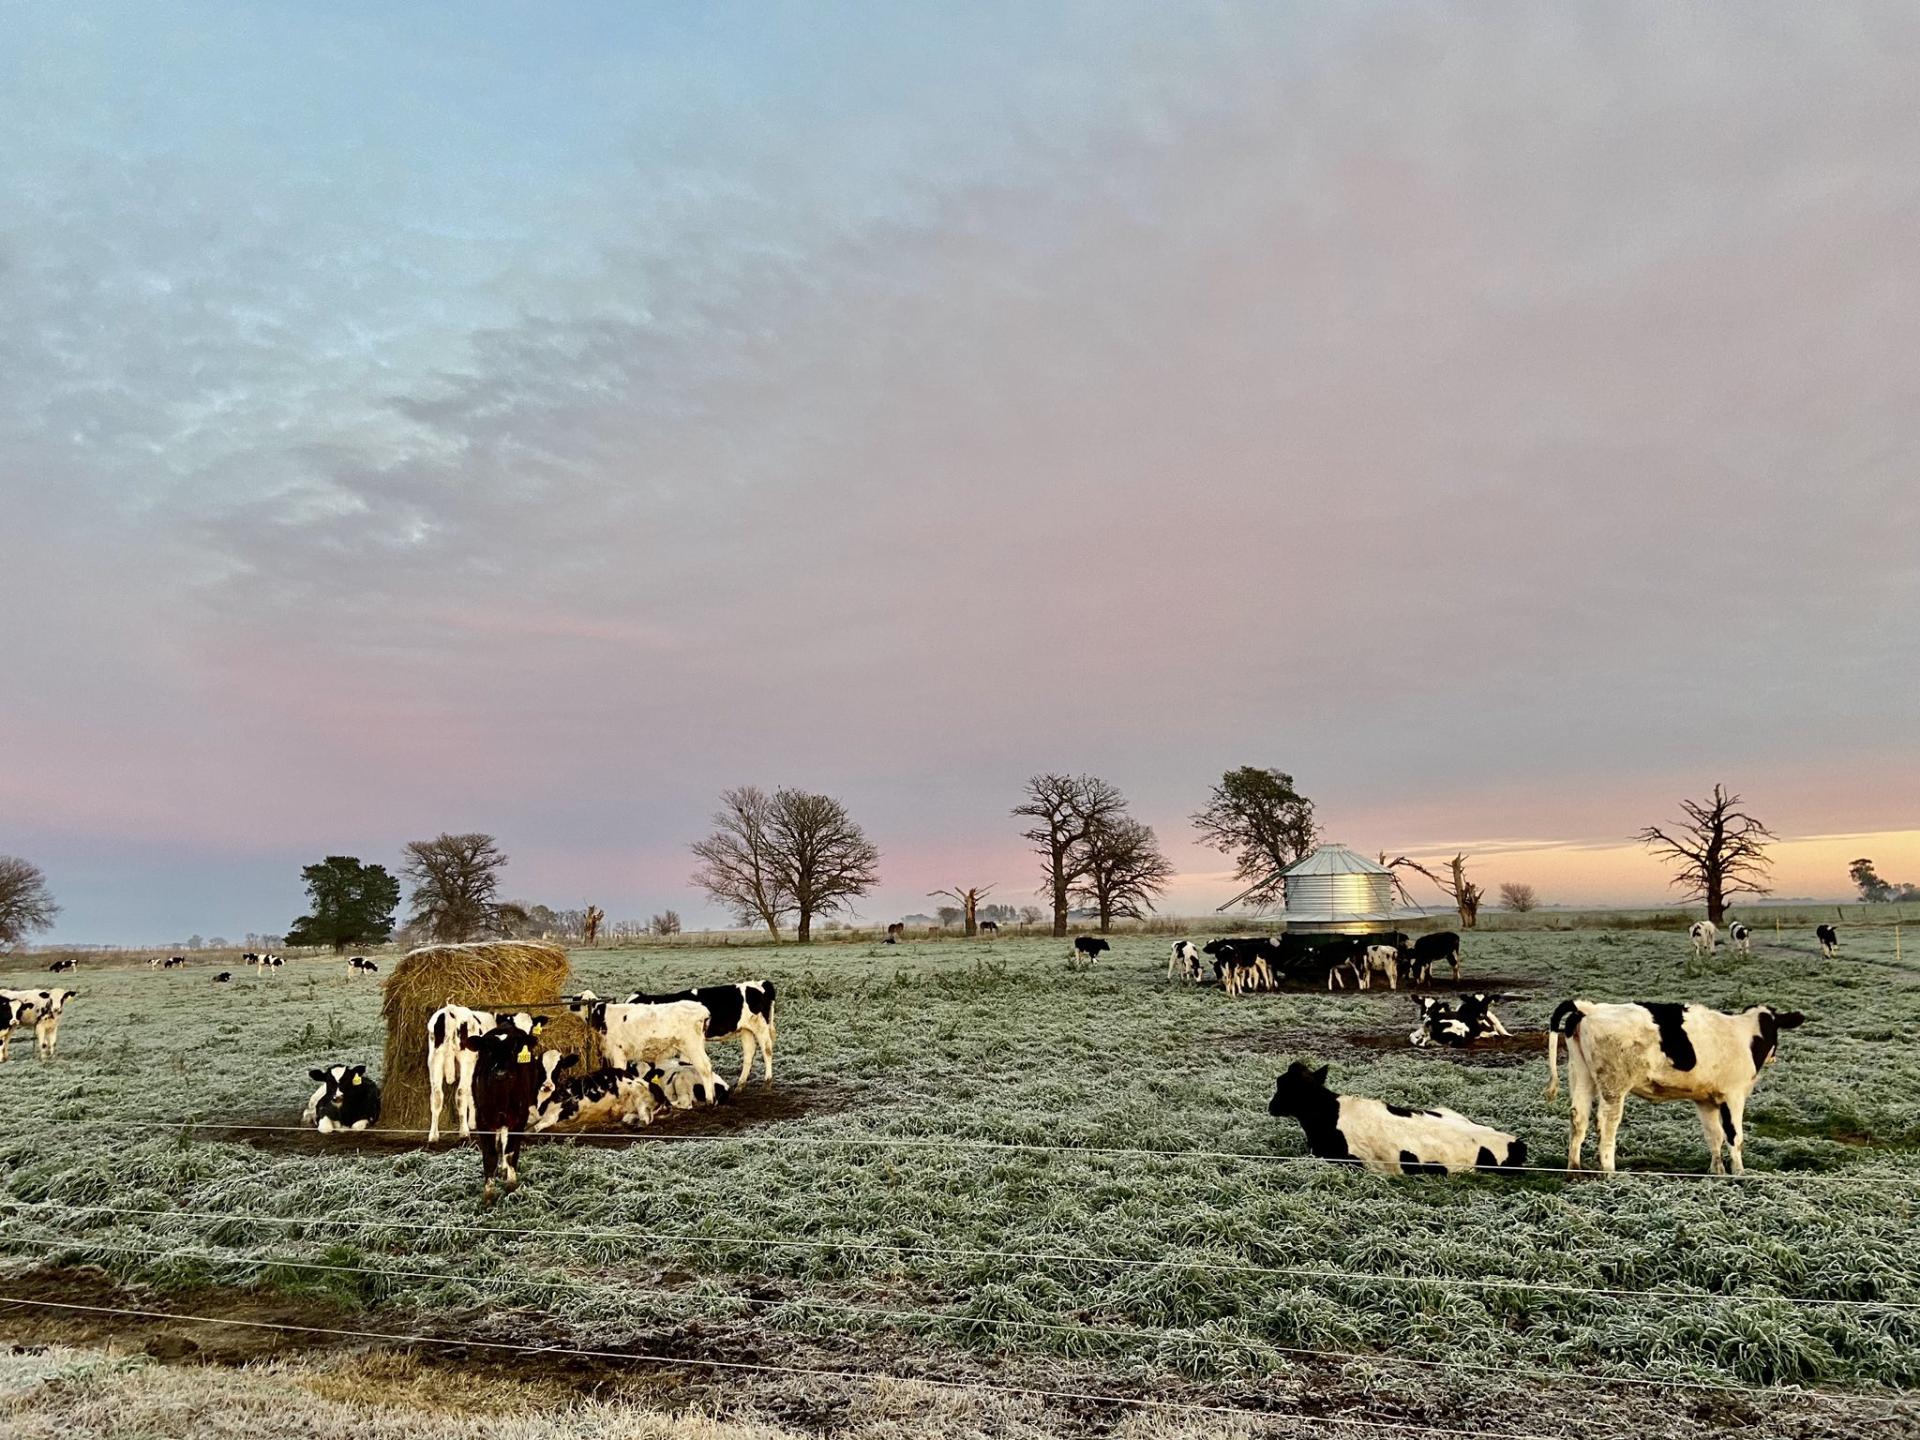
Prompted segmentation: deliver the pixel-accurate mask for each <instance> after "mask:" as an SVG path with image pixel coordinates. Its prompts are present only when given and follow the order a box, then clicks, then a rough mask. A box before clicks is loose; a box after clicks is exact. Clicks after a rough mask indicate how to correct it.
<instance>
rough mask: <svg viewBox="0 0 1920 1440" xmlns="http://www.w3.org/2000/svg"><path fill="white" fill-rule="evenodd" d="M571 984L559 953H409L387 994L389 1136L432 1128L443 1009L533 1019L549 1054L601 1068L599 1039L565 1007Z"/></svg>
mask: <svg viewBox="0 0 1920 1440" xmlns="http://www.w3.org/2000/svg"><path fill="white" fill-rule="evenodd" d="M571 977H572V970H571V968H570V967H569V966H568V964H567V952H566V951H564V950H562V949H561V948H560V947H559V946H558V945H543V944H538V943H535V942H533V941H523V940H486V941H480V942H478V943H475V944H471V945H425V946H422V947H421V948H420V949H418V950H412V951H409V952H408V953H407V954H406V955H405V956H404V957H403V958H402V959H401V961H400V963H399V964H398V965H395V966H394V967H393V973H392V974H390V975H388V976H387V978H386V982H385V984H384V986H383V987H382V988H383V989H384V991H385V995H386V998H385V1001H384V1003H383V1004H382V1006H381V1013H382V1015H383V1016H384V1017H385V1019H386V1022H387V1059H386V1067H385V1071H384V1073H383V1074H382V1075H381V1077H380V1102H381V1104H380V1125H381V1128H382V1129H391V1130H422V1131H424V1130H425V1129H426V1128H427V1021H428V1020H429V1019H431V1018H432V1016H433V1012H434V1011H436V1010H438V1009H439V1008H440V1007H441V1006H442V1005H446V1004H449V1003H452V1004H455V1005H467V1006H471V1007H472V1008H474V1009H476V1010H493V1011H496V1012H501V1013H511V1012H512V1011H515V1010H528V1011H531V1012H532V1013H533V1014H535V1015H537V1016H540V1017H542V1018H543V1019H545V1020H546V1022H547V1024H546V1028H545V1029H544V1030H542V1031H541V1034H540V1045H541V1048H543V1049H559V1050H570V1051H572V1052H574V1053H575V1054H577V1055H579V1057H580V1066H581V1069H583V1070H590V1069H593V1068H594V1067H596V1066H598V1065H600V1064H601V1063H602V1061H601V1058H600V1046H599V1044H598V1041H599V1036H597V1035H596V1034H594V1032H592V1031H591V1030H589V1029H588V1028H587V1026H586V1024H585V1022H583V1021H582V1020H581V1019H580V1017H579V1016H577V1015H572V1014H569V1013H568V1011H567V1010H566V1008H565V1007H564V1006H563V1005H562V1004H561V1003H560V996H561V995H562V994H563V993H565V991H566V988H567V981H568V980H569V979H570V978H571ZM445 1121H446V1112H445V1111H444V1110H443V1111H442V1112H441V1122H442V1124H444V1123H445Z"/></svg>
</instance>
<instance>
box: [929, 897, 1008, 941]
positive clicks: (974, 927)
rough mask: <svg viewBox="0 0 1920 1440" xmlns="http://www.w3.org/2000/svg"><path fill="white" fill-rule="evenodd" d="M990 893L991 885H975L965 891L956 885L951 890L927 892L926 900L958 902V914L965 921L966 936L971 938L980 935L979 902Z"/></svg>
mask: <svg viewBox="0 0 1920 1440" xmlns="http://www.w3.org/2000/svg"><path fill="white" fill-rule="evenodd" d="M992 893H993V886H991V885H976V886H974V887H972V888H971V889H967V890H962V889H961V888H960V887H959V886H958V885H956V886H954V887H953V888H952V889H951V890H929V891H928V892H927V898H928V899H929V900H955V901H958V902H959V905H960V913H961V915H962V916H963V917H964V918H965V920H966V926H967V934H968V935H970V936H972V935H978V934H979V933H980V919H979V917H980V902H981V901H982V900H984V899H986V898H987V896H989V895H991V894H992Z"/></svg>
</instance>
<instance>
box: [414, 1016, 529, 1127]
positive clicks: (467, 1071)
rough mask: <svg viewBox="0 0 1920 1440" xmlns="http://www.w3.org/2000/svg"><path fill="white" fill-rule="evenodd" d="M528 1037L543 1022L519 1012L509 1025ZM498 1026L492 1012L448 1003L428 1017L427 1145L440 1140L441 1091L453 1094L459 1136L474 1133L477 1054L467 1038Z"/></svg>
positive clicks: (497, 1019) (497, 1018)
mask: <svg viewBox="0 0 1920 1440" xmlns="http://www.w3.org/2000/svg"><path fill="white" fill-rule="evenodd" d="M522 1021H524V1022H525V1030H526V1033H527V1034H528V1035H538V1034H539V1033H540V1032H541V1030H543V1029H545V1028H546V1023H547V1022H546V1021H545V1020H536V1019H535V1018H534V1017H533V1016H531V1015H529V1014H527V1012H526V1011H524V1010H522V1011H521V1012H519V1014H517V1015H514V1016H511V1017H509V1023H510V1024H512V1025H514V1027H515V1028H516V1029H517V1028H521V1025H520V1022H522ZM499 1023H500V1017H499V1016H498V1015H495V1014H494V1013H493V1011H491V1010H471V1009H469V1008H468V1007H466V1006H465V1005H455V1004H452V1003H451V1002H449V1003H448V1004H446V1005H442V1006H441V1007H440V1008H439V1009H438V1010H436V1011H434V1012H433V1014H432V1015H430V1016H429V1017H428V1018H427V1103H428V1106H429V1110H428V1121H427V1143H428V1144H429V1145H431V1144H433V1143H434V1142H436V1141H437V1140H439V1138H440V1106H441V1101H442V1094H443V1091H444V1090H446V1089H451V1090H452V1091H453V1113H454V1118H455V1119H456V1120H458V1121H459V1124H460V1136H461V1138H462V1139H465V1138H466V1137H467V1136H468V1135H471V1134H472V1133H473V1067H474V1066H475V1065H476V1064H477V1063H479V1055H478V1053H477V1052H476V1051H473V1050H470V1049H468V1048H467V1045H466V1042H467V1039H468V1037H470V1036H477V1035H484V1034H486V1033H487V1031H489V1030H491V1029H493V1028H494V1027H495V1026H496V1025H498V1024H499Z"/></svg>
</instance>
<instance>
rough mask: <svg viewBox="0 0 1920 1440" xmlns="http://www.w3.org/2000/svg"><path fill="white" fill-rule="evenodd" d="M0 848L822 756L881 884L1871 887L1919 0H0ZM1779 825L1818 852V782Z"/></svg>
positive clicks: (179, 837) (606, 794)
mask: <svg viewBox="0 0 1920 1440" xmlns="http://www.w3.org/2000/svg"><path fill="white" fill-rule="evenodd" d="M0 35H4V36H5V39H4V40H0V135H3V136H5V137H6V143H4V144H0V195H4V196H5V197H6V203H5V205H4V206H0V316H4V317H5V318H4V323H0V616H4V631H3V632H0V633H4V637H5V638H4V645H3V646H0V666H3V668H0V676H4V680H3V681H0V853H15V854H20V855H24V856H26V857H28V858H30V859H32V860H34V861H35V862H36V863H38V864H40V865H41V866H42V868H43V869H44V870H45V871H46V872H47V875H48V877H49V880H50V882H51V883H52V885H53V888H54V890H55V892H56V894H57V896H58V898H59V899H60V901H61V903H62V904H63V906H64V907H65V911H64V913H63V914H62V916H61V917H60V921H59V925H58V928H57V930H56V931H55V932H54V933H53V937H52V938H54V939H59V940H66V941H72V942H81V941H95V942H113V943H129V944H138V943H148V942H151V943H158V942H162V941H165V940H168V939H170V938H178V937H181V936H184V935H186V934H188V933H191V932H199V933H203V934H208V935H212V934H225V935H238V934H241V933H244V932H246V931H250V930H252V931H269V932H270V931H277V930H279V929H282V928H284V927H285V925H286V923H287V922H288V921H289V920H291V918H292V917H293V916H294V915H295V914H298V913H299V912H300V909H301V908H302V904H301V901H302V894H301V890H300V885H299V875H298V871H299V867H300V866H301V865H302V864H304V863H307V862H309V861H311V860H313V859H316V858H318V857H319V856H321V855H324V854H330V853H346V854H353V855H358V856H360V857H362V858H365V859H369V860H381V861H384V862H386V863H388V864H393V863H395V862H396V861H397V858H398V854H399V851H400V847H401V846H402V845H403V844H404V843H405V842H406V841H408V840H411V839H417V838H423V837H427V836H431V835H433V834H436V833H439V832H441V831H443V830H452V831H463V830H486V831H490V832H492V833H494V834H495V835H497V836H498V837H499V838H500V841H501V844H502V846H503V848H504V849H505V850H506V851H507V852H508V854H509V855H510V856H511V857H512V863H511V865H510V866H509V869H508V871H507V875H506V880H505V888H506V889H507V891H509V892H510V893H512V894H513V895H516V896H524V897H526V898H528V899H532V900H539V901H543V902H545V903H549V904H553V905H556V906H562V905H577V904H580V903H582V902H584V901H586V900H589V899H590V900H593V901H594V902H596V903H598V904H600V905H602V906H603V907H605V908H606V909H607V910H608V911H609V912H610V913H611V914H613V915H614V916H616V917H622V916H644V915H646V914H648V913H651V912H652V911H654V910H658V909H662V908H665V907H666V906H669V905H671V906H674V907H675V908H678V909H679V910H680V911H681V912H682V913H683V914H684V915H686V916H688V917H689V919H698V918H717V912H715V911H713V910H712V909H711V907H709V906H707V905H706V904H705V902H704V901H702V900H701V898H700V897H699V896H698V895H697V894H696V893H695V892H694V891H693V890H692V889H691V887H690V886H689V884H688V875H689V873H690V871H691V869H692V862H691V859H690V857H689V855H688V853H687V845H688V843H689V842H690V841H691V840H693V839H695V838H696V837H697V836H698V835H700V834H701V833H702V832H703V829H704V827H705V824H706V820H707V817H708V815H709V813H710V812H711V810H712V808H713V806H714V802H715V798H716V796H717V794H718V792H719V791H720V790H721V789H722V788H723V787H726V786H729V785H736V784H743V783H757V784H761V785H763V786H767V787H773V786H778V785H796V786H803V787H806V788H809V789H817V790H824V791H827V792H829V793H831V794H834V795H836V796H838V797H840V798H841V799H842V800H844V801H845V802H846V803H847V805H848V806H849V807H850V809H851V810H852V812H853V813H854V815H855V816H856V817H857V818H858V819H860V820H861V821H862V822H863V823H864V824H865V825H866V826H867V828H868V830H869V832H870V833H871V834H872V836H873V838H874V839H875V840H876V842H877V843H878V844H879V845H880V847H881V849H882V852H883V863H882V867H881V869H882V885H881V888H880V889H879V891H877V892H876V893H875V894H874V895H872V896H870V897H868V900H867V901H866V902H865V903H864V905H863V907H862V912H861V913H862V915H863V917H864V918H866V919H868V920H886V919H891V918H893V917H894V916H896V915H898V914H901V913H906V912H909V911H914V910H923V909H928V908H930V902H928V901H927V900H926V892H927V891H929V890H931V889H934V888H936V887H944V886H948V885H953V884H968V885H970V884H987V883H993V884H995V885H996V886H997V889H996V894H995V898H1001V899H1009V900H1012V901H1013V902H1014V903H1024V902H1025V901H1027V900H1028V899H1030V898H1032V897H1031V891H1032V888H1033V887H1034V886H1035V885H1036V884H1037V883H1038V876H1037V874H1036V867H1035V864H1034V862H1033V861H1032V860H1031V859H1030V858H1029V857H1027V856H1026V855H1025V854H1024V853H1023V848H1022V844H1021V842H1020V840H1019V838H1018V831H1019V828H1020V827H1019V824H1018V822H1016V821H1014V820H1013V819H1011V817H1010V816H1009V815H1008V811H1009V809H1010V807H1011V806H1012V805H1013V804H1014V803H1016V801H1017V800H1018V797H1019V791H1020V789H1021V786H1022V784H1023V782H1024V781H1025V779H1026V777H1028V776H1029V775H1031V774H1033V773H1035V772H1037V771H1046V770H1069V771H1088V772H1092V773H1095V774H1099V775H1101V776H1104V777H1105V778H1107V779H1109V780H1110V781H1112V782H1113V783H1115V784H1116V785H1118V786H1119V787H1120V788H1121V789H1122V790H1123V791H1124V792H1125V793H1126V794H1127V796H1128V797H1129V798H1130V799H1131V800H1132V802H1133V805H1134V809H1135V812H1136V813H1137V814H1139V815H1140V816H1141V818H1143V819H1145V820H1146V821H1148V823H1150V824H1152V825H1153V826H1154V827H1155V828H1156V830H1157V831H1158V833H1159V834H1160V836H1161V838H1162V840H1163V841H1164V842H1165V844H1166V846H1167V848H1168V850H1169V852H1170V853H1171V854H1172V856H1173V858H1174V859H1175V861H1176V863H1177V864H1178V865H1179V867H1180V869H1181V871H1182V876H1181V879H1180V880H1179V881H1178V882H1177V884H1176V885H1175V887H1174V889H1173V891H1172V892H1171V894H1170V895H1169V897H1168V905H1169V907H1170V908H1173V909H1176V910H1181V911H1185V912H1187V913H1193V912H1196V911H1199V910H1202V909H1207V908H1211V906H1212V905H1215V904H1218V903H1219V902H1220V901H1222V900H1225V899H1226V898H1227V897H1228V896H1229V895H1230V894H1231V893H1232V892H1233V886H1232V884H1231V879H1230V876H1229V875H1228V874H1227V873H1226V872H1227V871H1228V868H1229V863H1228V862H1227V861H1226V859H1225V858H1224V857H1221V856H1219V855H1218V854H1216V853H1215V852H1212V851H1208V850H1205V849H1202V848H1199V847H1198V846H1196V845H1195V844H1194V843H1193V836H1192V831H1191V827H1190V825H1189V823H1188V820H1187V817H1188V816H1189V815H1190V814H1191V813H1192V812H1193V811H1194V810H1197V809H1198V808H1199V807H1200V805H1201V804H1202V803H1204V801H1205V798H1206V793H1207V788H1208V786H1209V784H1210V783H1212V782H1214V781H1216V780H1217V779H1218V777H1219V776H1220V774H1221V773H1222V772H1223V771H1224V770H1227V769H1229V768H1231V767H1234V766H1238V765H1242V764H1254V765H1272V766H1276V767H1279V768H1282V769H1284V770H1286V771H1288V772H1289V773H1291V774H1292V775H1293V776H1294V777H1295V779H1296V781H1297V782H1298V784H1299V787H1300V788H1301V790H1302V791H1304V792H1305V793H1306V794H1308V795H1310V796H1311V797H1312V798H1313V799H1314V800H1315V801H1316V803H1317V805H1318V808H1319V813H1320V816H1321V818H1322V820H1323V822H1324V824H1325V826H1326V830H1327V833H1328V835H1329V836H1330V837H1331V838H1334V839H1338V840H1342V841H1345V842H1347V843H1350V844H1353V845H1355V846H1357V847H1358V848H1361V849H1363V850H1366V851H1369V852H1372V851H1376V850H1388V851H1394V852H1411V853H1419V854H1435V853H1440V852H1442V851H1450V850H1451V849H1452V848H1453V847H1455V846H1457V845H1465V846H1467V847H1468V848H1469V849H1471V850H1472V851H1473V852H1474V853H1475V854H1476V855H1479V856H1482V857H1484V860H1483V866H1484V868H1483V869H1480V870H1478V871H1477V873H1480V874H1481V875H1482V877H1483V878H1484V879H1485V880H1486V881H1488V882H1490V883H1496V882H1498V881H1501V880H1526V881H1530V882H1533V883H1536V884H1537V885H1538V886H1539V888H1540V889H1541V891H1542V894H1543V898H1546V899H1548V900H1559V901H1566V902H1570V903H1600V902H1605V901H1615V902H1621V903H1638V902H1644V901H1650V900H1657V899H1659V898H1660V897H1661V896H1662V895H1663V894H1664V893H1665V889H1664V886H1665V876H1664V874H1663V873H1662V872H1661V871H1660V870H1659V869H1658V867H1657V866H1655V865H1654V864H1653V863H1652V862H1651V861H1650V860H1648V859H1647V858H1646V857H1645V856H1643V855H1642V854H1641V853H1640V852H1639V851H1637V850H1636V849H1634V848H1633V847H1632V846H1630V845H1628V844H1626V841H1627V838H1628V837H1629V836H1630V835H1631V834H1632V833H1633V832H1634V831H1635V830H1636V829H1638V828H1639V827H1640V826H1642V825H1645V824H1647V823H1650V822H1655V821H1661V820H1665V819H1668V818H1670V817H1672V816H1673V815H1674V814H1675V813H1676V811H1677V800H1678V799H1679V797H1681V796H1683V795H1699V794H1703V793H1705V792H1706V791H1707V790H1709V789H1710V788H1711V786H1712V784H1713V783H1714V782H1716V781H1725V782H1726V783H1727V784H1728V785H1730V786H1731V787H1732V788H1734V789H1736V790H1738V791H1740V792H1741V793H1742V794H1743V795H1744V796H1745V797H1746V798H1747V800H1748V801H1749V803H1750V805H1751V807H1752V808H1753V809H1754V810H1755V811H1757V812H1758V813H1759V814H1760V815H1761V817H1762V818H1763V819H1764V820H1765V821H1767V823H1768V824H1770V825H1771V826H1772V827H1773V829H1774V830H1775V831H1777V832H1778V833H1779V834H1780V835H1782V836H1783V837H1787V842H1788V843H1784V844H1783V845H1782V847H1781V849H1780V851H1779V852H1778V853H1779V861H1780V863H1779V867H1778V872H1777V884H1778V888H1779V890H1780V892H1781V893H1782V894H1783V895H1818V896H1833V895H1839V894H1843V893H1845V892H1846V890H1847V885H1846V879H1845V870H1844V861H1845V859H1847V858H1851V856H1850V855H1847V854H1846V852H1848V851H1853V852H1854V853H1863V854H1869V855H1872V856H1873V857H1874V858H1875V859H1876V860H1878V861H1879V863H1880V869H1881V873H1882V874H1884V875H1887V876H1888V877H1889V878H1895V879H1911V880H1916V881H1920V765H1916V761H1917V760H1920V740H1917V738H1916V737H1920V723H1917V722H1920V625H1916V624H1915V614H1916V600H1920V528H1917V527H1916V524H1915V520H1916V509H1917V508H1920V506H1917V503H1916V496H1917V495H1920V486H1916V480H1915V476H1916V471H1920V463H1917V462H1920V267H1916V266H1915V264H1914V263H1913V256H1914V251H1915V243H1916V235H1920V107H1916V106H1915V105H1914V103H1913V97H1914V96H1915V95H1916V94H1920V11H1916V10H1914V9H1913V8H1912V7H1909V6H1900V5H1848V4H1838V5H1822V6H1808V5H1803V4H1752V5H1743V6H1739V7H1724V6H1711V5H1674V4H1670V3H1656V4H1646V5H1635V4H1628V3H1606V4H1595V5H1580V4H1567V5H1557V6H1535V5H1519V4H1514V5H1502V4H1479V3H1476V4H1459V5H1445V4H1425V5H1413V6H1405V5H1394V6H1371V5H1364V4H1353V5H1341V6H1324V5H1307V6H1288V5H1280V4H1264V3H1263V4H1251V3H1250V4H1246V5H1221V6H1215V5H1192V6H1188V5H1181V6H1166V5H1155V4H1150V3H1143V4H1127V3H1112V0H1099V3H1087V4H1074V3H1042V4H1033V3H1021V4H1007V5H993V4H979V5H968V6H950V7H933V6H902V5H897V4H888V3H879V4H873V5H858V4H850V3H836V4H832V5H818V4H808V5H799V4H795V5H785V6H783V5H773V4H764V3H753V4H741V5H704V6H703V5H674V6H638V5H629V4H624V3H621V4H611V3H609V4H598V5H596V4H590V3H581V4H575V5H568V6H561V7H528V6H492V5H485V4H473V5H465V6H462V7H460V8H459V10H458V11H457V12H455V11H449V10H448V9H446V8H445V7H443V6H438V5H424V4H405V3H395V0H381V3H365V4H354V3H336V4H329V5H326V6H279V5H259V4H254V5H224V4H202V3H193V0H181V3H178V4H174V5H168V6H153V5H148V4H141V3H124V4H89V3H74V4H71V5H59V6H54V5H20V4H14V3H9V0H0ZM1817 837H1839V838H1832V839H1821V838H1817Z"/></svg>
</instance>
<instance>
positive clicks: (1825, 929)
mask: <svg viewBox="0 0 1920 1440" xmlns="http://www.w3.org/2000/svg"><path fill="white" fill-rule="evenodd" d="M1813 938H1814V939H1816V940H1818V941H1819V942H1820V953H1821V954H1822V955H1824V956H1826V957H1827V959H1829V960H1831V959H1833V956H1834V952H1835V951H1837V950H1838V949H1839V948H1840V932H1839V931H1838V930H1836V929H1835V928H1834V927H1833V926H1831V925H1816V926H1815V927H1814V930H1813Z"/></svg>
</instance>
